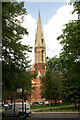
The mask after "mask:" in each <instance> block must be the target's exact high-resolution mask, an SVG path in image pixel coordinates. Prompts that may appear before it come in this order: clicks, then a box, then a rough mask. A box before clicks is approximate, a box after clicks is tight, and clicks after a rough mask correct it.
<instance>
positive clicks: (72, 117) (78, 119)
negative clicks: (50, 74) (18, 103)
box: [26, 113, 80, 120]
mask: <svg viewBox="0 0 80 120" xmlns="http://www.w3.org/2000/svg"><path fill="white" fill-rule="evenodd" d="M26 120H80V114H78V113H37V114H36V113H35V114H31V115H30V116H29V117H27V118H26Z"/></svg>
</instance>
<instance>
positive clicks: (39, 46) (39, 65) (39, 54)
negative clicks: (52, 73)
mask: <svg viewBox="0 0 80 120" xmlns="http://www.w3.org/2000/svg"><path fill="white" fill-rule="evenodd" d="M34 60H35V63H34V65H33V66H32V70H31V73H32V74H34V73H37V78H36V79H33V80H32V88H35V89H34V90H33V89H32V93H31V103H33V102H43V101H44V99H42V98H41V80H40V76H44V75H45V64H46V49H45V41H44V36H43V30H42V24H41V17H40V11H39V16H38V23H37V30H36V35H35V45H34Z"/></svg>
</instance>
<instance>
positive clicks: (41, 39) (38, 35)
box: [35, 11, 45, 47]
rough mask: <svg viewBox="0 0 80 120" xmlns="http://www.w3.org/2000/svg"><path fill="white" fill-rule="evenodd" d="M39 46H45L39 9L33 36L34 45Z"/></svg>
mask: <svg viewBox="0 0 80 120" xmlns="http://www.w3.org/2000/svg"><path fill="white" fill-rule="evenodd" d="M40 46H42V47H45V42H44V36H43V30H42V24H41V17H40V11H39V16H38V23H37V31H36V36H35V47H40Z"/></svg>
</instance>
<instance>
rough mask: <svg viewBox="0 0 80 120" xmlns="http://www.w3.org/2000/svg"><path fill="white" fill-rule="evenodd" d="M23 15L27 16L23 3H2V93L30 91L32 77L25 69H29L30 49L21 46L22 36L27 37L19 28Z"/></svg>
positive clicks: (25, 32)
mask: <svg viewBox="0 0 80 120" xmlns="http://www.w3.org/2000/svg"><path fill="white" fill-rule="evenodd" d="M24 14H25V15H27V12H26V9H25V8H24V2H20V3H18V2H3V3H2V65H3V67H2V73H3V76H2V82H3V91H5V90H6V91H10V92H11V91H16V89H17V88H24V89H27V90H29V89H30V84H31V78H32V76H31V73H30V72H27V71H26V68H29V67H30V66H29V63H30V61H29V60H28V55H27V54H28V52H31V49H32V47H30V46H29V45H22V44H21V40H22V38H23V35H28V32H27V30H26V29H25V28H23V27H22V26H21V23H22V22H23V15H24ZM19 17H20V18H19ZM26 40H27V39H26ZM3 93H4V92H3Z"/></svg>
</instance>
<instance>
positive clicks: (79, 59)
mask: <svg viewBox="0 0 80 120" xmlns="http://www.w3.org/2000/svg"><path fill="white" fill-rule="evenodd" d="M79 4H80V2H75V3H74V4H73V6H74V7H75V9H74V12H75V11H77V14H78V13H79V11H80V5H79ZM57 39H58V40H61V42H60V44H62V46H63V49H62V53H61V54H60V64H61V71H62V73H63V93H64V94H63V95H64V99H65V100H66V101H71V102H75V103H76V102H78V101H79V99H80V91H79V89H80V86H79V84H80V75H79V74H80V20H79V19H78V20H74V21H70V22H69V23H68V24H66V25H65V29H63V34H62V35H60V36H59V37H58V38H57Z"/></svg>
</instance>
